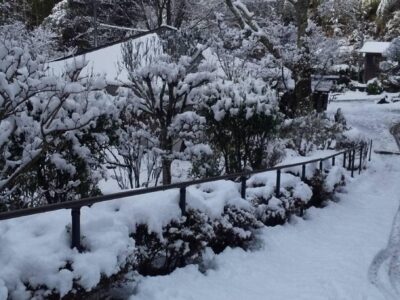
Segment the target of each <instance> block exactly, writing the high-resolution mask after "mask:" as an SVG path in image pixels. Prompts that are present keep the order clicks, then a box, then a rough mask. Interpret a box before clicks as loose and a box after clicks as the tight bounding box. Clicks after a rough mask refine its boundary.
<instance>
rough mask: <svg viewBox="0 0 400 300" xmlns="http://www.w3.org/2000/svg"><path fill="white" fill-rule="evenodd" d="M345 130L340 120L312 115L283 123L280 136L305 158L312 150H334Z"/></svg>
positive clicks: (322, 115) (316, 114)
mask: <svg viewBox="0 0 400 300" xmlns="http://www.w3.org/2000/svg"><path fill="white" fill-rule="evenodd" d="M345 129H346V127H345V124H343V122H342V120H340V122H339V120H338V122H335V121H333V120H331V119H330V118H328V117H327V116H326V115H325V114H318V113H313V114H309V115H307V116H304V117H298V118H295V119H291V120H287V121H285V123H284V124H283V126H282V130H281V134H282V137H283V138H286V139H287V140H288V146H289V147H290V148H293V149H294V150H296V151H297V153H299V154H300V155H303V156H306V155H307V154H309V153H310V152H312V151H314V150H323V149H335V148H336V142H337V139H338V138H339V137H340V136H341V134H342V133H343V132H344V131H345Z"/></svg>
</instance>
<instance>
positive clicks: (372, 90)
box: [367, 80, 383, 95]
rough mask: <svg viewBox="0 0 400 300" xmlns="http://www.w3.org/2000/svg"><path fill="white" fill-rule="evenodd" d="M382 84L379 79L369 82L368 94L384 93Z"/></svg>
mask: <svg viewBox="0 0 400 300" xmlns="http://www.w3.org/2000/svg"><path fill="white" fill-rule="evenodd" d="M382 92H383V89H382V85H381V83H380V82H379V81H378V80H374V81H372V82H369V83H368V84H367V94H368V95H380V94H382Z"/></svg>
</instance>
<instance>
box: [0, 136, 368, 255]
mask: <svg viewBox="0 0 400 300" xmlns="http://www.w3.org/2000/svg"><path fill="white" fill-rule="evenodd" d="M367 147H369V149H367V153H368V152H369V154H370V155H371V148H372V141H371V142H370V144H369V145H368V146H367ZM358 150H359V151H360V165H359V173H361V169H362V157H363V150H364V147H363V146H360V147H354V148H352V149H346V150H343V151H340V152H337V153H335V154H332V155H329V156H325V157H322V158H316V159H312V160H307V161H303V162H299V163H293V164H288V165H282V166H275V167H272V168H265V169H260V170H253V171H245V172H240V173H234V174H227V175H222V176H217V177H210V178H205V179H198V180H192V181H186V182H180V183H174V184H169V185H162V186H156V187H150V188H143V189H135V190H129V191H124V192H119V193H113V194H109V195H102V196H95V197H89V198H84V199H79V200H73V201H68V202H61V203H54V204H49V205H45V206H40V207H32V208H26V209H20V210H13V211H8V212H3V213H0V221H1V220H8V219H14V218H19V217H25V216H30V215H36V214H41V213H45V212H51V211H56V210H61V209H71V210H72V212H71V215H72V233H71V234H72V243H71V246H72V247H73V248H74V247H76V248H78V249H81V246H80V209H81V208H82V207H83V206H91V205H93V204H96V203H100V202H104V201H110V200H115V199H121V198H126V197H132V196H138V195H144V194H150V193H154V192H159V191H166V190H172V189H179V190H180V197H179V206H180V209H181V211H182V214H185V213H186V188H187V187H188V186H192V185H198V184H202V183H207V182H214V181H219V180H228V179H237V178H240V180H241V196H242V197H243V198H244V197H245V194H246V180H247V177H249V176H250V175H254V174H258V173H264V172H271V171H277V178H276V189H275V194H276V196H277V197H279V196H280V181H281V178H280V177H281V171H282V170H283V169H288V168H293V167H298V166H302V170H301V179H302V180H304V179H305V171H306V165H308V164H312V163H317V162H319V163H320V166H319V168H320V169H321V170H322V168H323V162H324V161H326V160H329V159H332V165H335V159H336V157H337V156H340V155H343V167H346V158H347V157H348V169H349V170H351V176H352V177H353V176H354V161H355V160H356V157H355V156H356V151H358ZM370 159H371V157H370V158H369V160H370Z"/></svg>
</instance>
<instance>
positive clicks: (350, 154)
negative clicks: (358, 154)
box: [347, 150, 353, 171]
mask: <svg viewBox="0 0 400 300" xmlns="http://www.w3.org/2000/svg"><path fill="white" fill-rule="evenodd" d="M352 159H353V156H352V153H351V150H350V151H349V163H348V165H347V170H349V171H350V169H351V160H352Z"/></svg>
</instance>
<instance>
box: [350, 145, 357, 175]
mask: <svg viewBox="0 0 400 300" xmlns="http://www.w3.org/2000/svg"><path fill="white" fill-rule="evenodd" d="M355 160H356V149H354V150H353V158H352V159H351V177H354V161H355Z"/></svg>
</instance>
